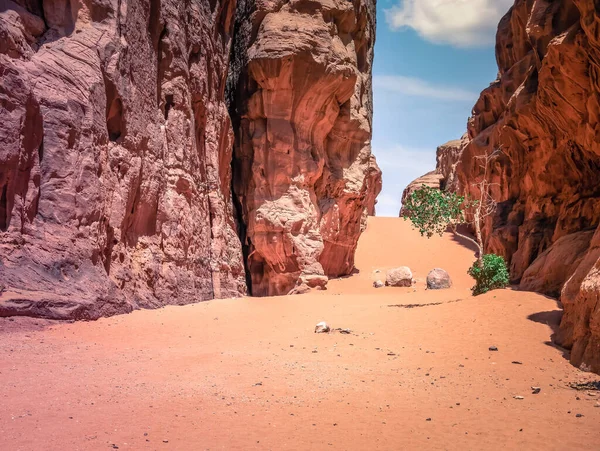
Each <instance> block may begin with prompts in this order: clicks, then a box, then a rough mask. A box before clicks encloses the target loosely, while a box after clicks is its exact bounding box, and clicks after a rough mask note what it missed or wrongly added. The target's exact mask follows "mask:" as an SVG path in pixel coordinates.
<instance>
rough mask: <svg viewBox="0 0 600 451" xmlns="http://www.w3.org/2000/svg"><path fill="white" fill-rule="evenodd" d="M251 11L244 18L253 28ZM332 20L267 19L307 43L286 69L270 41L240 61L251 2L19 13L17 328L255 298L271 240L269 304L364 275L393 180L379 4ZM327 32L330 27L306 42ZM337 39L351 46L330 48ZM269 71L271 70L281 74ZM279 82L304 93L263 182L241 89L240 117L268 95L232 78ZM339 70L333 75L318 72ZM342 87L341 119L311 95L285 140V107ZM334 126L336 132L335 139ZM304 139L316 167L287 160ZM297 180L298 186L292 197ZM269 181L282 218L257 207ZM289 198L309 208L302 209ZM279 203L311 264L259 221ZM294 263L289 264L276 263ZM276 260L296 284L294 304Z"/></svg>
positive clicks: (13, 75) (12, 85) (9, 257)
mask: <svg viewBox="0 0 600 451" xmlns="http://www.w3.org/2000/svg"><path fill="white" fill-rule="evenodd" d="M247 6H248V5H246V4H244V3H241V4H240V5H238V12H239V14H238V15H239V16H240V17H242V16H244V12H245V8H246V7H247ZM253 8H254V7H253ZM261 8H263V7H262V6H261V7H260V8H258V9H261ZM265 8H266V7H265ZM273 8H274V10H273V12H275V9H277V10H278V9H279V7H275V6H274V7H273ZM327 8H329V6H327V7H325V6H322V5H320V4H313V3H310V4H306V5H303V6H301V13H299V14H298V16H297V19H298V21H297V22H298V23H297V24H296V17H295V16H291V17H290V18H291V19H293V20H291V22H290V20H287V21H286V20H279V19H277V20H275V21H272V20H271V19H269V18H268V17H267V16H268V14H267V12H268V11H267V9H264V14H263V13H257V15H255V16H253V17H252V18H251V19H252V20H250V17H249V18H248V26H249V27H250V28H251V29H252V30H253V32H256V33H258V31H259V30H267V31H264V32H263V34H261V36H267V35H269V34H270V35H272V36H274V37H275V40H278V39H279V37H283V36H287V38H286V39H287V41H286V42H287V44H285V45H287V46H288V50H289V51H288V52H287V53H286V52H281V53H279V57H278V56H277V55H273V54H271V50H270V47H269V46H270V45H273V44H268V41H269V39H264V38H262V37H261V38H260V39H258V41H257V40H256V37H257V35H253V38H252V40H251V42H245V41H244V40H242V39H240V40H238V41H237V44H236V46H235V48H234V49H233V50H232V42H233V33H234V23H235V15H236V14H235V13H236V3H235V1H234V0H210V1H209V0H186V1H175V0H130V1H127V0H60V1H50V0H39V1H34V0H15V1H11V0H0V76H1V77H0V80H1V81H0V293H1V295H0V316H7V315H32V316H43V317H48V318H57V319H95V318H98V317H100V316H107V315H112V314H116V313H123V312H128V311H131V310H133V309H136V308H154V307H159V306H162V305H166V304H184V303H190V302H196V301H201V300H207V299H213V298H219V297H235V296H241V295H243V294H245V293H246V292H247V284H246V274H245V268H244V258H245V257H244V256H243V253H242V245H241V242H240V239H239V235H240V234H241V235H242V236H244V238H245V237H246V236H248V237H249V238H248V242H250V240H251V243H252V245H251V247H252V249H251V251H250V252H249V253H248V254H247V256H248V261H249V262H250V263H249V264H248V265H247V266H248V268H249V269H251V270H252V271H254V272H253V273H252V274H253V277H252V278H249V279H250V280H252V279H253V278H255V277H257V274H258V273H259V271H258V269H257V266H256V264H255V263H254V262H255V261H258V255H262V254H259V253H257V252H255V253H254V255H255V256H256V257H254V256H252V252H253V251H254V250H255V249H257V248H256V247H255V246H256V243H260V245H259V247H260V252H262V253H264V254H265V255H267V256H269V258H267V259H265V260H264V261H265V264H264V267H265V269H264V271H263V272H264V274H265V275H266V276H265V278H264V280H265V281H264V283H262V285H261V283H257V287H262V289H259V288H257V290H256V294H281V293H282V292H284V291H285V289H287V288H288V287H289V286H294V285H296V284H297V281H298V280H299V279H300V278H301V277H306V278H307V279H306V282H307V283H310V284H312V285H315V284H320V285H323V284H324V283H325V282H326V278H325V277H324V276H325V275H328V274H330V275H333V274H344V273H348V272H350V271H351V269H352V258H353V252H354V248H355V246H356V241H357V239H358V236H359V234H360V231H361V218H362V217H363V215H364V212H365V211H368V210H372V209H373V205H374V199H375V196H376V194H377V189H378V183H380V179H379V172H378V170H377V167H376V165H375V163H374V160H373V158H372V156H371V154H370V147H369V139H370V120H371V113H372V111H371V110H372V108H371V100H370V99H371V96H370V64H371V58H372V45H373V39H374V35H373V33H374V28H373V27H374V24H373V21H374V10H373V8H374V6H373V5H372V4H371V5H365V4H363V3H360V2H355V3H354V4H353V3H347V2H344V4H343V7H342V8H343V9H344V12H343V14H342V15H343V17H344V20H343V21H342V22H343V24H341V25H339V27H338V26H337V25H335V20H338V19H335V17H337V14H338V13H337V12H335V11H337V9H336V8H337V7H336V6H331V8H332V11H334V12H332V13H331V16H327V14H328V13H326V12H323V10H325V9H327ZM254 9H257V8H254ZM261 11H262V9H261ZM324 14H325V16H327V17H328V19H327V20H328V21H332V23H329V22H327V24H329V25H325V24H326V20H325V19H324V17H325V16H323V15H324ZM259 16H260V17H259ZM313 16H315V17H320V18H321V19H319V20H318V21H316V22H315V23H318V24H319V25H318V26H317V25H315V27H316V28H314V29H305V28H303V26H304V25H306V24H308V23H310V22H311V20H312V19H309V17H313ZM290 18H288V19H290ZM263 22H264V23H263ZM295 24H296V25H295ZM352 24H354V25H352ZM241 25H242V26H243V24H241ZM300 25H302V26H300ZM319 27H321V28H319ZM327 27H329V28H327ZM336 27H338V28H336ZM348 27H349V28H348ZM325 29H327V30H329V31H330V32H335V33H339V34H338V35H335V36H334V35H332V36H330V37H329V40H328V41H326V40H325V39H324V36H323V34H322V32H323V30H325ZM313 32H314V33H315V36H312V35H311V39H317V38H318V39H321V45H320V46H317V47H315V48H317V49H318V50H316V51H315V53H312V55H313V56H314V57H315V58H316V60H317V61H319V62H315V64H314V66H310V65H309V64H306V65H302V64H298V65H293V66H290V65H289V64H290V62H291V61H293V60H294V59H295V58H297V59H299V60H301V59H302V57H296V56H295V53H294V52H297V54H298V55H305V54H306V52H307V51H308V54H311V51H310V50H307V49H306V48H303V47H302V45H304V46H312V45H313V40H310V41H307V36H308V35H309V34H310V33H313ZM317 32H318V33H317ZM319 33H320V34H319ZM335 33H334V34H335ZM353 33H354V34H353ZM348 39H350V41H352V43H349V41H348ZM355 41H356V42H357V46H356V47H355V46H354V44H353V43H354V42H355ZM272 42H274V41H272ZM245 44H248V47H244V45H245ZM254 44H256V45H254ZM296 44H298V46H296ZM301 44H302V45H301ZM328 46H330V47H328ZM340 46H342V47H344V49H346V50H343V51H342V50H341V49H340V48H339V47H340ZM360 46H362V47H360ZM291 48H293V49H294V52H292V51H291V50H290V49H291ZM351 49H354V53H352V52H351V51H350V50H351ZM261 52H262V53H261ZM345 52H346V53H348V55H350V56H347V55H346V53H345ZM261 54H262V56H261ZM342 54H343V55H344V57H343V58H342V56H341V55H342ZM265 55H266V56H265ZM352 55H354V57H355V59H354V60H353V59H352ZM338 57H339V58H342V59H341V60H339V61H331V62H326V63H325V62H324V61H329V59H335V58H338ZM230 60H233V61H236V62H237V63H239V64H238V65H237V66H236V67H235V68H233V67H230ZM263 60H264V61H265V62H268V61H270V62H268V63H266V65H265V66H264V67H263V66H262V65H261V63H260V61H263ZM270 67H272V68H276V67H281V68H286V69H282V70H284V71H287V72H286V73H287V74H288V75H289V77H291V78H294V77H295V78H296V79H302V80H304V81H303V82H302V83H294V84H290V87H289V89H287V88H286V89H283V90H280V91H277V90H274V91H273V96H272V98H271V97H268V94H265V96H263V97H264V105H265V106H264V107H260V108H262V110H260V111H262V112H266V113H265V114H264V116H265V120H266V117H267V114H268V115H269V116H268V117H270V118H272V121H271V125H270V126H269V127H268V133H269V134H270V135H269V143H270V146H271V147H269V150H273V152H272V153H271V152H269V153H266V154H264V155H263V156H262V157H260V158H257V159H254V160H252V161H256V164H254V163H252V165H251V167H250V168H248V167H247V165H246V163H247V161H248V158H249V156H247V155H246V154H245V153H244V152H245V151H244V150H242V149H243V148H244V149H245V147H243V146H244V144H243V143H242V142H240V148H239V149H238V150H237V151H236V154H237V155H238V158H237V159H235V161H233V164H232V153H233V143H234V135H233V128H232V125H231V119H230V115H229V111H228V104H227V99H226V93H229V94H231V93H232V92H233V97H230V98H229V99H228V100H229V101H230V102H231V103H232V104H236V105H238V104H239V105H244V104H247V103H252V102H254V101H255V100H257V99H258V98H259V97H260V96H253V95H252V94H253V93H251V92H250V91H246V90H244V89H239V90H231V89H230V90H227V89H226V85H227V77H228V74H229V72H230V69H232V70H231V72H235V73H239V74H241V73H252V74H259V73H260V71H261V70H263V71H264V76H265V79H264V80H262V79H261V81H264V82H265V83H266V82H267V79H268V77H275V75H274V72H273V70H275V71H276V69H270ZM319 68H321V69H323V70H324V71H325V72H327V73H323V74H321V75H318V74H317V73H316V72H318V70H317V69H319ZM360 68H362V69H360ZM319 70H320V69H319ZM311 74H312V75H311ZM257 77H259V79H260V75H257ZM344 77H346V78H347V79H346V78H344ZM275 78H277V77H275ZM284 78H285V77H284ZM291 78H290V79H291ZM342 79H343V80H342ZM272 81H273V82H276V80H275V79H273V80H272ZM290 83H291V82H290ZM292 88H293V89H292ZM294 90H297V91H298V94H296V92H294ZM266 91H268V89H266ZM328 91H331V92H330V94H331V96H330V97H331V98H330V100H328V101H327V102H325V103H327V104H328V105H329V104H330V103H331V105H332V106H331V107H327V108H326V107H325V106H324V105H325V103H324V104H323V105H321V106H320V107H319V108H321V109H320V110H316V111H314V112H313V108H316V107H317V106H318V99H308V98H305V99H304V100H303V101H302V102H304V103H303V104H304V105H305V107H304V109H303V108H302V107H301V108H299V109H298V108H295V110H297V111H302V112H300V113H298V115H296V116H295V119H294V120H293V121H288V127H287V128H286V127H285V126H283V128H281V129H279V128H278V127H274V126H273V124H279V123H282V124H283V123H284V122H285V119H284V116H285V114H284V113H280V112H279V111H281V110H282V108H284V107H285V102H284V101H283V100H281V96H282V95H283V96H284V97H285V96H286V95H288V96H290V97H294V98H295V99H300V98H301V97H302V96H305V95H306V94H307V93H311V92H312V93H313V94H314V97H316V98H318V97H319V95H328V94H327V92H328ZM319 93H320V94H319ZM238 94H239V96H241V97H236V96H237V95H238ZM245 96H247V97H245ZM251 98H252V101H251V102H250V99H251ZM313 100H315V102H317V103H314V102H313ZM334 100H335V101H334ZM298 102H300V100H298ZM336 102H337V109H338V110H339V111H338V112H337V113H336V114H333V112H334V111H335V110H336V107H335V106H333V104H336ZM306 105H310V107H307V106H306ZM340 105H342V106H343V107H342V106H340ZM257 108H258V107H257ZM249 111H252V113H251V115H255V114H259V109H254V107H252V108H249ZM342 111H343V112H344V113H343V112H342ZM321 113H323V114H324V116H323V117H320V118H319V119H315V117H317V116H319V115H320V114H321ZM253 117H254V116H253ZM234 119H235V120H236V124H238V125H239V124H240V122H241V121H240V120H239V119H238V118H235V117H234ZM244 120H246V119H244ZM329 122H332V123H333V125H332V126H331V127H330V128H329V129H328V130H326V129H327V127H323V126H321V125H320V124H321V123H329ZM257 124H258V122H257ZM252 127H253V128H256V129H258V128H259V125H253V126H252ZM289 127H292V128H293V129H294V132H293V133H292V134H286V130H287V131H289ZM236 130H237V131H238V134H240V133H239V130H241V129H240V128H238V127H237V126H236ZM265 130H266V131H267V129H265ZM240 135H241V134H240ZM313 135H314V138H313ZM317 136H318V137H319V138H318V139H317ZM321 138H322V140H321ZM252 139H254V140H255V141H257V142H258V141H259V140H260V138H259V132H257V133H256V134H253V135H252ZM290 139H293V140H295V141H294V142H297V143H298V144H297V145H298V148H299V149H301V151H298V152H296V153H295V154H294V155H295V157H294V158H293V161H296V162H297V163H296V164H300V166H302V169H301V170H299V169H298V167H296V166H295V165H294V162H293V161H292V160H285V159H281V158H280V155H281V153H282V149H285V148H287V147H288V146H291V147H294V146H295V145H296V144H294V145H291V144H290ZM313 142H317V143H321V144H323V143H327V144H326V145H325V146H324V147H319V146H318V145H315V146H314V147H310V146H309V144H310V145H312V143H313ZM294 148H295V147H294ZM308 155H313V159H312V163H310V162H309V161H308V160H307V156H308ZM252 158H254V157H252ZM332 161H333V163H332ZM261 164H264V165H263V166H260V165H261ZM232 166H233V167H234V168H235V169H236V180H235V186H236V192H237V193H238V194H237V195H236V196H235V200H236V203H237V201H238V197H239V199H240V201H241V204H240V205H237V208H234V203H233V196H232ZM242 168H246V169H245V170H242ZM315 168H316V169H315ZM319 168H320V169H319ZM244 171H245V172H244ZM294 171H296V172H294ZM298 171H300V172H298ZM304 172H305V173H304ZM292 174H293V175H292ZM257 177H258V178H257ZM302 177H304V180H305V181H300V180H299V178H302ZM261 178H264V180H265V182H261V180H260V179H261ZM291 178H294V180H295V181H294V183H293V187H292V186H291V185H292V184H290V189H289V190H288V189H285V188H283V185H282V184H280V183H279V181H281V180H283V181H285V180H291ZM267 181H268V182H267ZM284 183H287V182H284ZM263 185H264V186H267V185H268V188H267V191H268V190H271V192H270V194H269V196H270V197H268V201H269V202H272V205H273V207H274V208H268V205H266V204H267V202H266V201H265V202H263V201H262V200H261V201H260V202H256V203H251V202H248V201H247V200H246V196H247V194H246V193H248V197H252V198H258V199H267V197H262V196H264V194H261V193H264V192H265V191H264V189H263V188H261V186H263ZM308 185H310V186H311V187H312V188H311V189H309V190H307V189H305V186H308ZM261 189H263V191H261ZM284 193H291V194H290V195H288V196H287V197H286V200H283V201H282V200H281V198H282V197H283V194H284ZM252 202H254V201H252ZM263 204H265V206H264V208H263V209H262V210H261V214H263V213H265V216H266V217H268V218H269V217H271V216H269V215H276V216H277V217H278V220H284V219H285V218H288V219H287V221H285V222H287V223H288V226H282V227H284V228H285V227H288V228H287V230H288V232H289V236H292V237H294V240H296V241H295V242H297V243H298V244H297V248H294V249H292V252H291V253H290V252H289V249H288V248H285V246H288V244H289V241H285V240H283V239H282V240H281V242H278V241H277V239H272V238H273V236H276V238H283V235H279V236H277V234H278V230H279V229H273V230H269V227H270V226H269V224H270V223H268V222H264V221H262V220H260V219H258V218H259V215H252V214H249V213H248V212H249V211H254V210H253V209H255V210H258V208H259V206H260V205H263ZM248 206H250V207H249V208H250V209H248V208H247V207H248ZM244 209H245V210H244ZM242 212H243V214H242ZM273 224H275V222H273ZM246 230H247V233H245V231H246ZM256 231H259V233H257V232H256ZM260 231H264V235H263V237H264V240H263V242H261V235H260V233H262V232H260ZM244 241H245V242H246V239H244ZM282 246H283V247H282ZM284 248H285V249H284ZM282 249H284V252H283V254H282V255H284V258H282V259H281V260H276V259H274V258H273V256H275V255H280V254H281V252H282ZM269 264H273V266H272V267H273V268H277V269H276V270H275V272H277V271H279V272H280V273H283V274H287V275H285V276H282V278H285V279H286V282H285V283H284V285H285V289H283V290H282V289H280V288H279V286H280V282H279V281H278V278H277V277H271V271H272V270H271V269H270V268H271V267H270V266H269ZM295 264H296V265H297V266H298V268H296V267H295V266H294V265H295ZM282 268H283V269H282ZM313 276H322V277H323V278H322V279H320V278H318V277H313Z"/></svg>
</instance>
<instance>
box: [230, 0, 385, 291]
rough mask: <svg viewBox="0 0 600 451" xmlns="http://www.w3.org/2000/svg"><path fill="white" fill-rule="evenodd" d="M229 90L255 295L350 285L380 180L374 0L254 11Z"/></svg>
mask: <svg viewBox="0 0 600 451" xmlns="http://www.w3.org/2000/svg"><path fill="white" fill-rule="evenodd" d="M238 11H239V15H238V17H237V19H236V20H237V32H236V43H235V46H236V47H237V46H239V47H240V48H241V49H242V50H241V51H240V52H239V53H238V54H236V55H235V59H234V61H233V63H232V71H231V72H232V73H231V77H230V88H231V90H232V94H231V95H232V97H233V98H235V104H234V105H233V107H232V111H233V114H232V115H233V116H234V117H237V118H238V120H237V121H236V146H235V157H234V174H235V177H234V191H235V194H236V195H237V198H238V200H239V206H240V213H241V218H242V222H243V223H244V224H245V225H246V230H245V236H244V237H243V239H244V245H245V247H246V255H247V268H248V272H249V274H250V283H251V291H252V294H253V295H257V296H263V295H278V294H286V293H288V292H290V291H291V290H293V289H295V288H296V286H297V285H307V286H309V287H322V286H324V284H325V283H326V282H327V278H328V277H337V276H341V275H345V274H349V273H350V272H351V271H352V269H353V268H354V252H355V250H356V245H357V241H358V237H359V235H360V233H361V230H362V229H363V228H364V227H365V218H366V215H367V214H368V213H373V210H374V204H375V197H376V196H377V194H378V193H379V191H380V189H381V173H380V171H379V168H378V167H377V164H376V162H375V159H374V157H373V156H372V154H371V146H370V138H371V125H372V124H371V118H372V110H373V106H372V94H371V75H370V74H371V64H372V60H373V44H374V40H375V22H374V21H375V3H374V2H373V1H371V0H354V1H352V2H348V1H343V0H334V1H328V0H323V1H308V0H296V1H278V2H252V1H247V2H246V3H244V4H243V5H242V6H241V7H239V8H238Z"/></svg>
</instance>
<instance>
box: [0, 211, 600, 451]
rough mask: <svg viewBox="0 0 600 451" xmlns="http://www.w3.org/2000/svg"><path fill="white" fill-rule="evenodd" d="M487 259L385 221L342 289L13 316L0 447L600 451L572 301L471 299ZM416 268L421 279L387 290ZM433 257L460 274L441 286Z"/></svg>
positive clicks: (378, 223) (2, 330) (2, 372)
mask: <svg viewBox="0 0 600 451" xmlns="http://www.w3.org/2000/svg"><path fill="white" fill-rule="evenodd" d="M473 258H474V257H473V251H472V250H471V249H469V248H468V247H466V246H464V244H463V243H461V242H458V241H456V240H455V239H454V238H453V237H452V236H451V235H446V236H444V237H441V238H440V237H435V238H432V239H430V240H427V239H425V238H421V237H420V236H419V234H418V233H417V232H415V231H413V230H411V227H410V224H408V223H406V222H404V221H403V220H402V219H396V218H371V219H370V220H369V227H368V229H367V231H366V232H365V234H364V235H363V236H362V238H361V240H360V243H359V248H358V251H357V257H356V268H357V272H356V273H355V274H354V275H352V276H350V277H347V278H343V279H339V280H333V281H331V282H330V283H329V289H328V290H327V291H322V292H314V293H310V294H306V295H301V296H289V297H278V298H244V299H231V300H215V301H210V302H204V303H200V304H195V305H188V306H185V307H167V308H163V309H159V310H153V311H150V310H145V311H136V312H134V313H132V314H129V315H124V316H118V317H112V318H105V319H101V320H99V321H95V322H77V323H57V322H50V321H45V320H36V319H30V318H2V319H0V379H1V381H2V382H1V389H0V449H1V450H10V451H12V450H96V449H97V450H103V449H121V450H138V449H140V450H146V449H147V450H204V449H206V450H209V449H210V450H216V449H226V450H230V449H242V450H252V449H261V450H262V449H265V450H280V449H286V450H288V449H289V450H306V449H311V450H318V449H319V450H320V449H324V450H332V449H340V450H374V449H382V450H386V449H389V450H398V449H487V450H491V449H528V450H534V449H540V450H549V449H557V450H558V449H565V450H566V449H569V450H572V449H588V450H591V449H600V427H599V425H600V407H598V406H599V405H600V392H597V391H585V390H583V391H577V390H574V389H572V388H570V386H569V384H570V383H584V382H588V381H595V380H598V379H599V378H600V377H599V376H597V375H593V374H589V373H585V372H582V371H580V370H578V369H577V368H575V367H573V366H571V365H570V364H569V362H568V360H567V354H566V351H565V350H562V349H560V348H557V347H555V346H553V345H552V342H551V335H552V333H553V330H554V329H555V328H556V327H557V324H558V322H559V318H560V314H561V312H560V308H559V306H558V304H557V302H556V301H555V300H553V299H550V298H547V297H545V296H541V295H538V294H533V293H526V292H519V291H516V290H511V289H507V290H500V291H494V292H491V293H489V294H487V295H483V296H479V297H477V298H473V297H472V296H471V294H470V290H469V288H470V286H471V285H472V282H473V281H472V279H471V278H470V277H469V276H468V275H467V274H466V270H467V268H468V267H469V266H470V264H471V263H472V261H473ZM401 265H407V266H410V267H411V269H412V270H413V273H414V276H415V278H416V279H417V283H416V285H415V286H414V287H412V288H389V287H385V288H380V289H375V288H373V286H372V282H373V281H374V280H376V279H377V278H382V279H385V270H386V269H388V268H391V267H395V266H401ZM435 267H441V268H444V269H446V270H447V271H448V272H449V273H450V275H451V277H452V279H453V282H454V285H453V287H452V288H451V289H449V290H440V291H429V290H426V285H425V277H426V275H427V272H428V271H429V270H430V269H433V268H435ZM376 271H379V272H376ZM320 321H327V322H328V323H329V325H330V326H331V327H332V328H333V329H337V328H342V329H350V330H351V331H352V332H351V333H350V334H343V333H340V332H339V331H334V332H332V333H329V334H315V333H314V328H315V325H316V324H317V323H318V322H320ZM494 346H495V347H497V349H498V350H497V351H490V349H489V348H490V347H494ZM532 387H539V388H541V390H540V392H539V393H538V394H533V391H532ZM515 397H517V398H515ZM519 397H522V399H520V398H519Z"/></svg>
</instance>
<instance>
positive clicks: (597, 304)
mask: <svg viewBox="0 0 600 451" xmlns="http://www.w3.org/2000/svg"><path fill="white" fill-rule="evenodd" d="M599 30H600V10H599V9H598V6H597V4H596V3H595V2H594V1H592V0H567V1H562V2H551V1H536V2H532V1H526V0H517V1H516V2H515V5H514V6H513V8H511V10H510V11H509V12H508V14H507V15H506V16H505V17H504V18H503V19H502V21H501V22H500V25H499V28H498V35H497V43H496V56H497V60H498V68H499V76H498V79H497V80H496V81H494V82H493V83H492V84H491V85H490V86H489V87H488V88H487V89H485V90H484V91H483V92H482V94H481V97H480V98H479V100H478V102H477V104H476V105H475V107H474V109H473V116H472V117H471V118H470V119H469V123H468V142H467V143H466V144H465V145H464V146H463V148H462V150H461V151H460V153H459V154H458V155H456V154H448V157H447V158H446V159H445V160H444V161H443V162H442V164H441V167H438V171H440V172H441V173H448V174H450V176H451V177H453V178H454V182H453V183H452V184H451V186H450V188H451V189H455V190H458V191H461V192H462V193H466V194H470V195H472V196H476V197H478V193H477V188H476V187H474V186H473V183H474V182H476V181H478V180H479V178H480V177H481V175H482V171H481V167H480V161H479V160H478V159H477V157H478V156H480V155H484V154H488V155H489V154H490V153H491V152H492V151H493V150H494V149H501V150H502V154H501V155H500V156H499V157H498V158H496V159H495V160H494V161H493V162H492V165H491V166H492V167H491V177H490V182H492V183H493V184H494V185H492V187H491V190H492V195H493V197H494V198H495V199H496V200H497V201H498V202H499V204H498V210H497V212H496V215H495V216H494V217H489V218H488V220H487V222H486V224H485V227H484V235H485V247H486V250H487V252H494V253H497V254H500V255H503V256H505V257H506V258H507V259H508V260H509V261H510V272H511V277H512V279H513V281H514V282H519V281H521V284H522V287H523V288H525V289H535V290H541V291H543V292H546V293H549V294H557V293H561V295H560V299H561V301H562V303H563V305H564V309H565V314H564V318H563V321H562V323H561V328H560V333H559V334H558V340H559V342H560V343H562V344H563V345H565V346H567V347H569V348H572V349H573V352H572V356H571V360H572V362H573V363H574V364H576V365H578V366H579V365H583V367H586V368H590V369H593V370H594V371H596V372H598V371H600V327H599V324H600V289H599V283H600V274H599V272H598V265H600V262H598V258H600V255H598V250H597V249H598V240H597V236H598V233H599V232H598V231H596V236H595V238H593V239H591V241H590V238H591V235H592V234H593V233H594V230H597V228H598V225H599V223H600V184H599V183H598V181H599V180H600V140H599V139H598V138H599V136H600V122H599V121H598V119H599V117H600V85H599V84H598V79H599V78H600V65H599V64H600V63H599V61H600V38H599V36H600V33H599ZM447 177H448V176H447ZM588 243H591V244H588ZM565 282H566V283H565Z"/></svg>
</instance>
